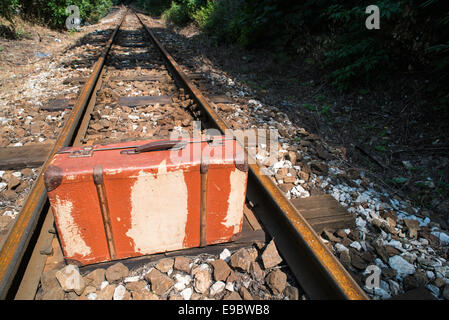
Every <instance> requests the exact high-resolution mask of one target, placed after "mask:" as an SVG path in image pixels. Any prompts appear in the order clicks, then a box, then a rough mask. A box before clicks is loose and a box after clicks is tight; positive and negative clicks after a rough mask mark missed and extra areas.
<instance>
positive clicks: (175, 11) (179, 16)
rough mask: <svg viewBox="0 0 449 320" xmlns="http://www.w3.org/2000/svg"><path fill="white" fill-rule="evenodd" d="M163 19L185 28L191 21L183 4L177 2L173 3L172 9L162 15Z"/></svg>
mask: <svg viewBox="0 0 449 320" xmlns="http://www.w3.org/2000/svg"><path fill="white" fill-rule="evenodd" d="M162 18H163V19H164V20H167V21H170V22H172V23H174V24H176V25H178V26H185V25H187V24H188V23H189V21H190V17H189V15H188V14H187V10H186V9H185V8H184V7H183V6H182V4H179V3H176V2H175V1H173V2H172V3H171V6H170V8H169V9H168V10H166V11H165V12H164V13H163V14H162Z"/></svg>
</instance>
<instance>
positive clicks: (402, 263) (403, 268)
mask: <svg viewBox="0 0 449 320" xmlns="http://www.w3.org/2000/svg"><path fill="white" fill-rule="evenodd" d="M388 264H389V265H390V267H392V268H393V269H394V270H396V272H397V277H399V278H402V277H405V276H406V275H409V274H414V273H415V267H414V266H413V265H412V264H411V263H409V262H407V261H406V260H405V259H404V258H402V257H401V256H398V255H396V256H393V257H390V258H389V259H388Z"/></svg>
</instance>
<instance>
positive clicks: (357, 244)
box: [349, 241, 362, 251]
mask: <svg viewBox="0 0 449 320" xmlns="http://www.w3.org/2000/svg"><path fill="white" fill-rule="evenodd" d="M349 246H350V247H352V248H354V249H357V251H360V249H362V246H361V245H360V243H359V242H358V241H353V242H352V243H351V244H350V245H349Z"/></svg>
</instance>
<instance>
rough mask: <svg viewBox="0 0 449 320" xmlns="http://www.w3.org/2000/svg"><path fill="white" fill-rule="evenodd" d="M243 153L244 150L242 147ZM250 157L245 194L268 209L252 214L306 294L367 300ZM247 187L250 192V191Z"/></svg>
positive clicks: (213, 116)
mask: <svg viewBox="0 0 449 320" xmlns="http://www.w3.org/2000/svg"><path fill="white" fill-rule="evenodd" d="M136 15H137V18H138V19H139V21H140V22H141V23H142V25H143V26H144V28H145V30H146V31H147V32H148V34H149V35H150V37H151V39H152V41H153V42H154V43H155V44H156V46H157V47H158V49H159V51H160V52H161V53H162V54H163V56H164V58H165V60H166V61H167V63H168V67H169V68H170V69H171V70H172V71H173V73H174V74H175V75H176V76H177V78H178V79H179V80H180V81H181V83H182V84H183V86H184V87H186V89H187V90H188V91H190V93H191V94H192V95H193V97H194V99H195V100H196V101H197V103H198V104H199V105H200V107H201V108H202V110H203V111H204V112H205V113H206V115H207V118H208V120H209V121H210V122H211V123H212V125H213V126H214V127H215V128H217V129H219V130H220V131H221V132H222V133H224V132H225V130H226V129H228V128H229V127H228V126H227V124H226V123H225V122H224V121H223V120H222V119H221V118H220V117H219V115H218V114H217V113H216V112H215V110H214V109H213V108H212V106H211V104H210V102H209V100H208V99H207V98H206V97H205V96H204V95H203V94H202V93H201V92H200V91H199V90H198V88H197V87H196V86H195V85H194V84H193V83H192V82H191V81H190V80H189V79H188V77H187V76H186V75H185V74H184V72H183V71H182V70H181V68H180V67H179V65H178V64H177V63H176V61H175V60H174V59H173V57H172V56H171V55H170V54H169V53H168V52H167V51H166V50H165V49H164V47H163V46H162V45H161V43H160V42H159V40H158V39H157V38H156V37H155V35H154V33H153V32H152V31H151V30H150V29H149V28H148V27H147V26H146V25H145V24H144V23H143V21H142V19H141V18H140V16H139V14H136ZM245 153H247V152H246V149H245ZM248 156H249V157H251V155H248ZM252 160H253V161H251V163H252V164H250V165H249V169H250V172H249V173H250V175H249V179H250V180H248V196H253V197H255V198H256V199H257V201H259V208H260V207H261V206H260V204H261V203H264V206H265V207H266V208H268V207H270V210H263V208H261V209H262V210H257V208H256V213H257V214H259V212H260V218H261V220H262V222H264V225H265V226H266V227H267V228H268V230H269V231H270V233H271V234H272V236H273V237H275V238H276V242H277V243H279V244H280V247H279V248H278V249H279V251H280V252H281V254H282V255H283V257H284V258H285V260H286V261H287V263H288V264H289V266H290V267H291V269H292V271H293V273H294V274H295V276H296V278H297V279H298V280H299V282H300V283H301V286H302V287H303V288H304V290H305V291H306V292H307V293H308V295H309V296H310V297H311V298H312V299H350V300H365V299H368V296H367V295H366V294H365V292H364V291H363V290H362V289H361V288H360V286H359V285H358V284H357V283H356V282H355V280H354V279H353V278H352V277H351V275H350V274H349V273H348V272H347V271H346V270H345V268H344V267H343V266H342V265H341V263H340V262H339V261H338V260H337V259H336V258H335V256H334V255H333V254H332V253H331V252H330V250H329V249H328V248H327V247H326V246H325V244H324V243H323V242H322V241H321V239H320V237H319V236H318V234H317V233H316V232H315V231H314V230H313V229H312V227H311V226H310V224H309V223H308V222H307V221H306V220H305V219H304V217H303V216H302V215H301V214H300V212H298V210H297V209H296V208H295V207H294V206H293V205H292V203H291V202H290V201H289V200H288V199H287V198H286V197H285V196H284V195H283V193H282V191H281V190H280V189H279V188H278V187H277V186H276V185H275V184H274V183H273V181H272V180H271V179H270V178H269V176H267V175H263V174H262V173H261V172H260V169H259V166H258V165H257V164H256V161H255V160H254V159H252ZM250 183H251V186H250ZM251 189H252V191H251V193H252V194H250V190H251ZM264 195H266V197H264ZM273 209H274V210H273ZM298 250H300V251H298Z"/></svg>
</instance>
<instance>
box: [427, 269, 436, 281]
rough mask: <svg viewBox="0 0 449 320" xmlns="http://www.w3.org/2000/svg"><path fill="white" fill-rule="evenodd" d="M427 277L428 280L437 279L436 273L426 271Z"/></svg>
mask: <svg viewBox="0 0 449 320" xmlns="http://www.w3.org/2000/svg"><path fill="white" fill-rule="evenodd" d="M426 276H427V278H429V280H433V279H435V273H433V272H432V271H430V270H428V271H426Z"/></svg>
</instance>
